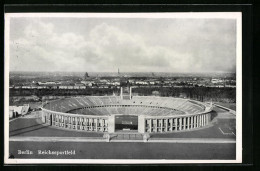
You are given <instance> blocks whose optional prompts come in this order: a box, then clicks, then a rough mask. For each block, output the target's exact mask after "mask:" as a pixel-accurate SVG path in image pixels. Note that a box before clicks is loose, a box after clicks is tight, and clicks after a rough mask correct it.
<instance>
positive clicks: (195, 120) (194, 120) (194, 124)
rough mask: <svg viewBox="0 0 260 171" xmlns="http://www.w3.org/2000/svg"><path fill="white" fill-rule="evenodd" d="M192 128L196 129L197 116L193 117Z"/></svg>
mask: <svg viewBox="0 0 260 171" xmlns="http://www.w3.org/2000/svg"><path fill="white" fill-rule="evenodd" d="M193 122H194V123H193V128H197V116H193Z"/></svg>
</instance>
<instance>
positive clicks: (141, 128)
mask: <svg viewBox="0 0 260 171" xmlns="http://www.w3.org/2000/svg"><path fill="white" fill-rule="evenodd" d="M138 132H139V133H145V117H144V115H139V116H138Z"/></svg>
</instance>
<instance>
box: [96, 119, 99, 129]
mask: <svg viewBox="0 0 260 171" xmlns="http://www.w3.org/2000/svg"><path fill="white" fill-rule="evenodd" d="M98 122H99V120H98V118H97V119H96V132H98Z"/></svg>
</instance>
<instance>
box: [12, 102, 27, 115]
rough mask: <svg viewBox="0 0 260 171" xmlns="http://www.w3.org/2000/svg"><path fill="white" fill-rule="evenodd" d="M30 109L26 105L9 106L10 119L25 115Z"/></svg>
mask: <svg viewBox="0 0 260 171" xmlns="http://www.w3.org/2000/svg"><path fill="white" fill-rule="evenodd" d="M29 109H30V106H29V104H24V105H23V106H9V118H14V117H17V116H22V115H25V114H27V113H28V111H29Z"/></svg>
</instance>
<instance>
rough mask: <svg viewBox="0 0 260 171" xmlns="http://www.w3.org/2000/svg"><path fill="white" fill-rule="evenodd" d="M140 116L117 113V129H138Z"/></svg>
mask: <svg viewBox="0 0 260 171" xmlns="http://www.w3.org/2000/svg"><path fill="white" fill-rule="evenodd" d="M137 130H138V116H135V115H116V116H115V131H137Z"/></svg>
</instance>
